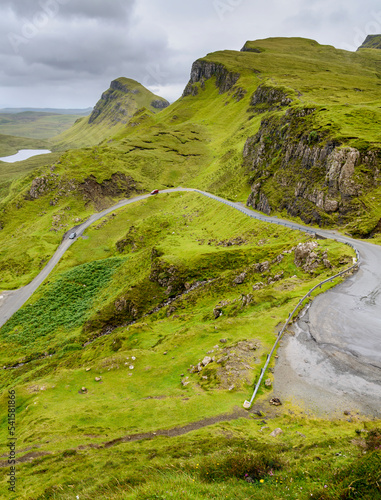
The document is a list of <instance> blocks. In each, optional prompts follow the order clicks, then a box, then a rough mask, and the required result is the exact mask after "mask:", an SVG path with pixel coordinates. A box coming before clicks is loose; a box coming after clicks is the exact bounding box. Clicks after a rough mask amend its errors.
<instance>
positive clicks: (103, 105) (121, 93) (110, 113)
mask: <svg viewBox="0 0 381 500" xmlns="http://www.w3.org/2000/svg"><path fill="white" fill-rule="evenodd" d="M167 106H169V102H168V101H167V100H166V99H163V98H162V97H159V96H157V95H155V94H153V93H152V92H150V91H149V90H148V89H146V88H145V87H143V85H141V84H140V83H138V82H137V81H135V80H132V79H130V78H123V77H121V78H117V79H116V80H114V81H112V82H111V85H110V88H109V89H108V90H106V92H104V93H103V94H102V97H101V98H100V100H99V101H98V102H97V104H96V105H95V107H94V109H93V112H92V113H91V115H90V116H89V117H88V118H87V117H86V118H82V119H79V120H77V122H76V123H75V125H74V126H73V127H72V128H71V129H69V130H67V131H66V132H64V133H63V134H61V135H60V136H58V137H55V138H54V143H55V144H56V145H57V146H58V147H61V148H68V147H83V146H90V145H95V144H98V143H99V142H101V141H102V140H104V139H106V138H107V137H111V136H112V135H114V134H115V133H116V132H118V131H119V130H120V129H122V128H124V127H125V126H126V124H127V123H128V121H129V120H130V119H131V118H132V116H133V115H134V114H136V113H137V112H142V113H148V114H154V113H157V112H158V111H160V110H162V109H164V108H166V107H167Z"/></svg>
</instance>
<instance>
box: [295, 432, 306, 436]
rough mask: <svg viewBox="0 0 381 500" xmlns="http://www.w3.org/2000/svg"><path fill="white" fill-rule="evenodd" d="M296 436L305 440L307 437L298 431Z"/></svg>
mask: <svg viewBox="0 0 381 500" xmlns="http://www.w3.org/2000/svg"><path fill="white" fill-rule="evenodd" d="M296 434H297V435H298V436H300V437H302V438H305V437H306V436H305V435H304V434H302V433H301V432H298V431H296Z"/></svg>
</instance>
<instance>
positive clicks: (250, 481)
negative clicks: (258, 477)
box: [245, 476, 255, 483]
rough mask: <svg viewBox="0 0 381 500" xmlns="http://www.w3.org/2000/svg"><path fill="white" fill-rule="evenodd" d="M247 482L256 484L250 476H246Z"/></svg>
mask: <svg viewBox="0 0 381 500" xmlns="http://www.w3.org/2000/svg"><path fill="white" fill-rule="evenodd" d="M245 481H246V482H247V483H254V482H255V481H254V479H253V478H252V477H250V476H246V477H245Z"/></svg>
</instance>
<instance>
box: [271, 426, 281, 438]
mask: <svg viewBox="0 0 381 500" xmlns="http://www.w3.org/2000/svg"><path fill="white" fill-rule="evenodd" d="M280 434H283V431H282V429H280V428H279V427H278V429H275V430H274V431H272V433H271V434H270V436H272V437H278V436H280Z"/></svg>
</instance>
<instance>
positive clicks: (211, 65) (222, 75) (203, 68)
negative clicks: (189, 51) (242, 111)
mask: <svg viewBox="0 0 381 500" xmlns="http://www.w3.org/2000/svg"><path fill="white" fill-rule="evenodd" d="M212 77H216V86H217V87H218V89H219V91H220V94H223V93H224V92H227V91H228V90H230V89H232V88H233V87H234V85H235V84H236V83H237V80H238V78H239V77H240V74H239V73H232V72H229V71H228V70H227V69H226V68H225V66H224V65H223V64H220V63H215V62H210V61H205V60H203V59H198V60H197V61H195V62H194V63H193V65H192V70H191V75H190V80H189V82H188V84H187V86H186V87H185V90H184V92H183V97H185V96H188V95H197V94H198V86H197V85H196V84H198V83H200V86H201V88H204V85H205V81H206V80H209V79H210V78H212Z"/></svg>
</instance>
